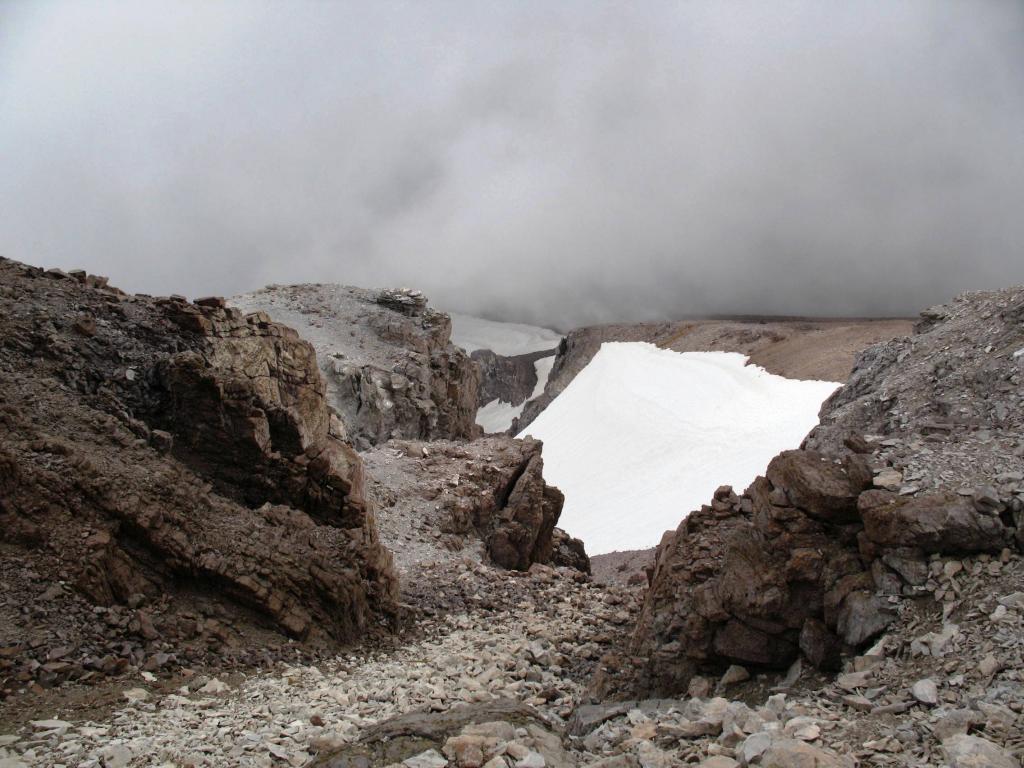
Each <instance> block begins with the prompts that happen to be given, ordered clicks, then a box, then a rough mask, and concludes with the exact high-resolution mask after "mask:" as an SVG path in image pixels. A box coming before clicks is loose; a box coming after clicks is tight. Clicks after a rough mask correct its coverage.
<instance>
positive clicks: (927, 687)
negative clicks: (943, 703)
mask: <svg viewBox="0 0 1024 768" xmlns="http://www.w3.org/2000/svg"><path fill="white" fill-rule="evenodd" d="M910 694H911V695H912V696H913V697H914V698H915V699H917V700H918V701H919V702H921V703H922V704H928V705H929V706H933V705H935V704H938V703H939V688H938V686H937V685H935V681H934V680H931V679H930V678H925V679H924V680H918V681H917V682H916V683H914V686H913V687H912V688H911V689H910Z"/></svg>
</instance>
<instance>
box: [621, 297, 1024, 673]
mask: <svg viewBox="0 0 1024 768" xmlns="http://www.w3.org/2000/svg"><path fill="white" fill-rule="evenodd" d="M1017 307H1024V289H1010V290H1007V291H1001V292H996V293H988V294H968V295H966V296H964V297H960V298H959V299H957V301H956V302H954V303H953V304H951V305H948V306H946V307H942V308H937V309H932V310H929V311H928V312H927V313H926V315H925V319H924V322H923V323H921V324H920V325H919V326H918V333H917V335H916V336H915V337H913V338H911V339H897V340H895V341H892V342H887V343H884V344H880V345H878V346H876V347H873V348H871V349H868V350H866V351H865V352H864V353H863V354H862V355H861V357H860V359H859V360H858V363H857V366H856V367H855V369H854V373H853V375H852V377H851V380H850V382H849V383H848V384H847V385H846V386H845V387H843V388H842V389H840V390H838V391H837V392H836V393H835V394H834V395H833V396H832V398H830V400H829V401H827V402H826V404H825V405H824V406H823V408H822V423H821V425H820V426H819V427H817V428H816V429H815V430H814V431H813V432H812V433H811V435H810V436H809V437H808V439H807V440H806V441H805V445H804V448H803V449H801V450H798V451H785V452H783V453H782V454H780V455H779V456H777V457H775V459H773V460H772V462H771V464H770V465H769V466H768V468H767V470H766V472H765V477H759V478H757V479H756V480H755V481H754V483H753V484H752V485H751V486H750V487H749V488H747V490H746V492H745V493H744V494H742V495H741V496H737V495H736V494H735V493H733V492H732V490H731V489H729V488H722V489H719V491H718V492H716V493H715V496H714V499H713V500H712V501H711V504H710V505H709V506H705V507H702V508H701V509H700V510H698V511H696V512H693V513H692V514H690V516H689V517H687V518H686V519H685V520H683V522H682V523H681V524H680V525H679V528H678V529H677V530H676V531H675V532H674V533H672V534H669V535H667V536H666V538H665V540H663V542H662V543H661V545H660V546H659V548H658V550H657V554H656V561H655V566H654V569H653V572H652V573H651V576H650V586H649V589H648V593H647V595H646V600H645V604H644V609H643V612H642V614H641V618H640V620H639V622H638V625H637V628H636V631H635V634H634V648H633V650H634V651H635V652H636V653H637V654H639V655H641V656H643V657H646V658H647V660H648V664H647V667H646V669H645V671H644V679H643V681H642V685H643V686H644V687H646V688H647V689H650V690H656V691H671V692H678V691H683V690H686V684H687V682H688V681H689V679H690V678H691V677H692V676H693V675H694V674H695V673H696V672H697V671H698V670H702V669H706V668H712V669H713V668H719V669H720V668H723V667H724V666H725V665H727V664H729V663H741V664H748V665H754V666H763V667H784V666H786V665H788V664H789V663H791V662H792V661H793V660H795V659H796V658H797V655H798V653H800V652H802V653H803V654H804V655H805V656H806V657H807V659H808V660H809V661H811V662H812V663H813V664H815V665H816V666H819V667H821V668H823V669H828V670H834V669H836V668H837V666H838V665H839V660H840V655H841V653H842V652H843V651H844V650H849V649H853V648H857V647H859V646H862V645H863V644H865V643H867V642H869V641H870V640H872V639H873V638H874V637H876V636H877V635H878V634H879V633H881V632H883V631H884V630H885V629H886V627H887V626H888V625H889V624H890V623H891V622H892V621H893V620H894V619H895V618H896V615H895V611H894V609H893V607H892V603H891V602H890V599H889V597H890V596H894V595H901V596H915V595H917V594H920V593H921V591H927V587H926V586H925V585H926V583H927V582H928V579H929V567H928V566H929V564H928V562H927V558H928V556H929V555H933V554H957V553H976V552H1000V551H1001V550H1003V549H1004V548H1006V547H1012V546H1014V545H1015V544H1016V545H1017V546H1019V540H1020V538H1021V537H1020V530H1021V526H1022V524H1024V480H1022V478H1024V458H1022V457H1024V443H1022V442H1021V438H1020V434H1021V431H1020V430H1021V427H1022V426H1024V422H1022V416H1021V407H1020V406H1021V403H1022V402H1024V401H1022V395H1021V391H1022V390H1021V386H1020V385H1021V383H1022V382H1024V323H1021V322H1020V317H1019V316H1018V315H1024V311H1020V312H1018V310H1017V309H1016V308H1017ZM954 404H955V405H954ZM965 486H966V487H965Z"/></svg>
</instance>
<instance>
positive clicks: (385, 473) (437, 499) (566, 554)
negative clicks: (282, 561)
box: [364, 436, 589, 581]
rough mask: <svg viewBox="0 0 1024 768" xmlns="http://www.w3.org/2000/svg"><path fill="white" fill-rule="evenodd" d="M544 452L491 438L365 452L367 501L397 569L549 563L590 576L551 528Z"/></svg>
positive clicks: (580, 554)
mask: <svg viewBox="0 0 1024 768" xmlns="http://www.w3.org/2000/svg"><path fill="white" fill-rule="evenodd" d="M541 448H542V445H541V443H540V441H538V440H514V439H512V438H509V437H503V436H491V437H486V438H481V439H478V440H474V441H471V442H451V441H443V440H439V441H432V442H420V441H409V440H395V441H391V442H389V443H387V444H385V445H381V446H378V447H377V448H376V449H374V450H373V451H369V452H367V453H366V454H365V456H364V458H365V461H366V464H367V467H368V469H369V473H370V477H371V482H370V495H371V496H372V497H373V498H374V499H375V500H376V501H377V504H378V506H379V508H380V510H381V512H380V525H381V531H382V535H383V537H384V541H385V543H386V544H387V545H388V546H389V548H391V549H392V550H393V551H394V552H395V554H396V557H397V562H398V565H399V567H400V568H401V569H402V570H403V571H409V572H412V571H411V570H410V569H414V568H415V567H416V566H417V565H418V564H420V563H423V562H428V561H438V560H457V559H461V558H462V557H464V556H465V555H469V556H471V557H474V558H476V559H478V560H485V559H486V560H488V561H490V562H493V563H495V564H497V565H500V566H501V567H503V568H511V569H516V570H525V569H527V568H529V567H530V566H531V565H532V564H534V563H553V564H556V565H567V566H571V567H575V568H578V569H580V570H583V571H589V560H588V559H587V556H586V553H585V552H584V550H583V545H582V543H581V542H579V541H578V540H574V539H571V538H570V537H569V536H568V535H567V534H565V533H564V532H562V531H557V529H556V528H555V524H556V523H557V522H558V517H559V515H560V514H561V510H562V494H561V493H560V492H559V491H558V489H557V488H553V487H551V486H549V485H547V484H546V483H545V482H544V477H543V468H544V462H543V458H542V455H541ZM412 580H413V581H415V577H413V578H412Z"/></svg>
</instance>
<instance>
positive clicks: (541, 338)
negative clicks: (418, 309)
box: [448, 312, 562, 356]
mask: <svg viewBox="0 0 1024 768" xmlns="http://www.w3.org/2000/svg"><path fill="white" fill-rule="evenodd" d="M448 314H449V315H450V316H451V318H452V343H454V344H455V345H456V346H459V347H462V348H463V349H464V350H466V351H467V352H473V351H475V350H478V349H489V350H491V351H492V352H494V353H495V354H498V355H507V356H511V355H525V354H526V353H527V352H540V351H541V350H543V349H554V348H555V347H557V346H558V342H560V341H561V340H562V334H560V333H558V332H557V331H552V330H550V329H548V328H540V327H538V326H536V325H523V324H521V323H499V322H495V321H494V320H484V319H483V318H482V317H473V316H472V315H460V314H459V313H457V312H449V313H448Z"/></svg>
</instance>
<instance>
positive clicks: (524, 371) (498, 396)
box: [470, 349, 555, 405]
mask: <svg viewBox="0 0 1024 768" xmlns="http://www.w3.org/2000/svg"><path fill="white" fill-rule="evenodd" d="M553 354H555V350H553V349H551V350H546V351H541V352H529V353H527V354H524V355H512V356H505V355H498V354H495V353H494V352H491V350H489V349H478V350H475V351H474V352H473V353H472V354H471V355H470V357H471V358H473V361H474V362H475V363H476V364H477V365H478V366H479V367H480V405H486V404H487V403H489V402H491V401H492V400H501V401H502V402H504V403H511V404H512V405H521V404H522V403H524V402H525V401H526V399H527V398H528V397H530V395H532V394H533V390H534V388H536V386H537V369H536V367H535V366H534V363H536V362H537V361H538V360H540V359H542V358H545V357H550V356H552V355H553Z"/></svg>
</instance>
